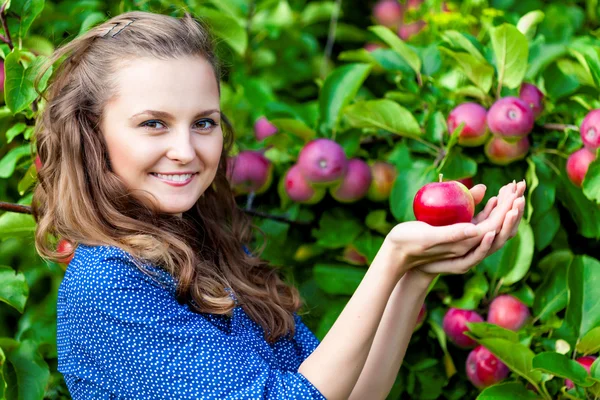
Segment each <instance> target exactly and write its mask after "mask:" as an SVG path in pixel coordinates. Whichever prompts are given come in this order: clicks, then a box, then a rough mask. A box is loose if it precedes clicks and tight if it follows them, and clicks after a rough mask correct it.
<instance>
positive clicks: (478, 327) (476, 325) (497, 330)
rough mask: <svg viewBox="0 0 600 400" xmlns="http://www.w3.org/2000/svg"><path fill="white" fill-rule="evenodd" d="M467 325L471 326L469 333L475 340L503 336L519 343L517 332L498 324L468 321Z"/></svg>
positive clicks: (502, 337)
mask: <svg viewBox="0 0 600 400" xmlns="http://www.w3.org/2000/svg"><path fill="white" fill-rule="evenodd" d="M467 327H468V328H469V331H468V333H467V334H468V335H469V336H470V337H472V338H473V339H475V340H477V339H486V338H487V339H490V338H501V339H506V340H509V341H511V342H514V343H519V335H518V334H517V332H514V331H511V330H509V329H505V328H502V327H501V326H498V325H496V324H490V323H489V322H467Z"/></svg>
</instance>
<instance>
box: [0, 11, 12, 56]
mask: <svg viewBox="0 0 600 400" xmlns="http://www.w3.org/2000/svg"><path fill="white" fill-rule="evenodd" d="M8 3H9V0H7V1H5V2H4V4H2V8H0V20H2V28H4V33H6V36H3V35H0V40H2V41H3V42H4V43H6V44H7V45H8V47H9V48H10V49H11V50H12V49H13V48H14V46H13V43H12V39H11V38H10V31H9V30H8V24H7V23H6V14H5V12H6V7H7V6H8Z"/></svg>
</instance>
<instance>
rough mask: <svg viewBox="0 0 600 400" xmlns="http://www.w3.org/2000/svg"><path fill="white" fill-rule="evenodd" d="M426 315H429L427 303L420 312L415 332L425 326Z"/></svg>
mask: <svg viewBox="0 0 600 400" xmlns="http://www.w3.org/2000/svg"><path fill="white" fill-rule="evenodd" d="M426 315H427V306H426V305H425V303H423V305H422V306H421V310H420V311H419V315H417V323H416V325H415V329H413V332H414V331H416V330H417V329H419V328H420V327H421V326H422V325H423V322H424V321H425V316H426Z"/></svg>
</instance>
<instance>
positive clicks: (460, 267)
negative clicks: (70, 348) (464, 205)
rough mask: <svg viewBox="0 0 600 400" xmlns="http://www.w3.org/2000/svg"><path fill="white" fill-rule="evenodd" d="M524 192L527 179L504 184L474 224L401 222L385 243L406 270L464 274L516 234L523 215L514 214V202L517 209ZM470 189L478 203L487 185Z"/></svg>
mask: <svg viewBox="0 0 600 400" xmlns="http://www.w3.org/2000/svg"><path fill="white" fill-rule="evenodd" d="M524 191H525V183H524V182H520V183H519V184H517V183H510V184H508V185H506V186H504V187H502V189H500V192H499V193H498V196H497V197H493V198H492V199H490V201H488V203H487V205H486V207H485V209H484V210H483V211H482V212H481V213H480V214H478V215H477V216H476V217H475V218H474V219H473V222H472V223H459V224H453V225H448V226H442V227H436V226H431V225H429V224H426V223H424V222H419V221H413V222H405V223H401V224H398V225H396V226H395V227H394V228H393V229H392V231H390V233H389V234H388V236H387V237H386V242H387V244H388V246H389V247H390V248H391V249H392V250H391V251H392V252H394V253H395V254H394V258H396V259H398V260H401V262H402V263H403V264H404V265H403V266H400V267H401V268H403V269H404V272H405V271H406V270H408V269H411V268H414V267H421V268H420V269H421V270H422V271H423V272H427V273H432V274H436V273H442V272H449V273H464V272H466V271H468V270H469V269H470V268H471V267H472V266H474V265H476V264H477V263H479V262H480V261H481V260H482V259H483V258H485V257H486V256H487V255H488V254H489V253H490V252H492V251H495V250H494V249H496V250H497V249H498V248H500V247H501V246H502V245H503V244H504V243H505V242H506V240H508V237H510V236H511V235H514V233H513V230H514V231H515V232H516V227H515V226H516V225H518V221H519V220H520V217H519V216H516V217H515V216H514V214H511V210H512V209H513V207H514V206H515V202H516V205H517V209H518V207H519V204H520V201H517V199H518V198H519V197H522V195H523V192H524ZM471 192H472V194H473V195H474V199H475V201H476V203H479V202H481V200H482V199H483V196H484V194H485V186H483V185H477V186H476V187H474V188H473V189H472V190H471ZM509 214H510V215H509ZM520 215H522V211H521V213H520ZM507 218H508V220H507V221H506V224H505V220H506V219H507ZM511 221H512V222H511ZM496 236H498V238H499V240H498V241H497V240H495V238H496Z"/></svg>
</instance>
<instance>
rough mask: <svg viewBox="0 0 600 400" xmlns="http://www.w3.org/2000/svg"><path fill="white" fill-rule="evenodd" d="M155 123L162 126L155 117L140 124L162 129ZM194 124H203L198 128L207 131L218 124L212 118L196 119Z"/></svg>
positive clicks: (152, 128) (151, 128)
mask: <svg viewBox="0 0 600 400" xmlns="http://www.w3.org/2000/svg"><path fill="white" fill-rule="evenodd" d="M156 124H158V125H162V126H163V127H164V124H163V123H162V122H161V121H158V120H156V119H152V120H149V121H146V122H143V123H142V124H141V125H140V126H142V127H145V128H149V129H150V130H156V129H162V128H160V127H157V126H156ZM152 125H154V126H152ZM196 125H203V127H200V130H203V131H207V130H210V129H212V128H214V127H216V126H218V125H219V124H217V123H216V122H215V121H213V120H212V119H202V120H200V121H197V122H196Z"/></svg>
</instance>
